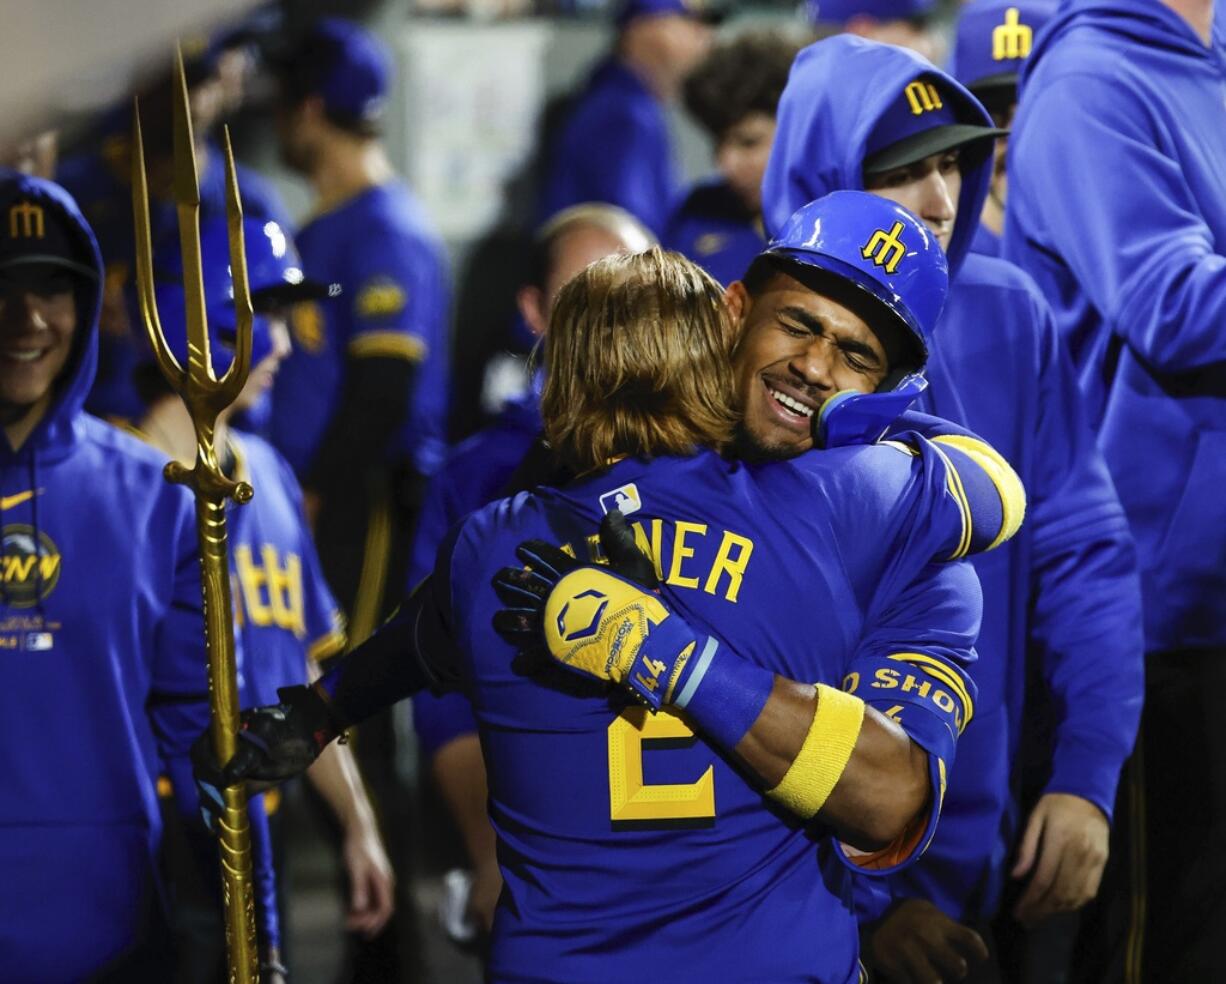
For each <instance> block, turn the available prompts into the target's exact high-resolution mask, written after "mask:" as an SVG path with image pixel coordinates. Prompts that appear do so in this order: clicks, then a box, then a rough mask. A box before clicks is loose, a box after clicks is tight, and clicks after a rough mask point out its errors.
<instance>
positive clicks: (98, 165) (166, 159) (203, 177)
mask: <svg viewBox="0 0 1226 984" xmlns="http://www.w3.org/2000/svg"><path fill="white" fill-rule="evenodd" d="M182 47H183V55H184V61H185V69H186V74H187V85H188V102H189V105H190V107H191V114H192V131H193V134H192V135H193V137H194V139H195V150H196V166H197V169H198V174H199V178H200V214H201V215H202V216H209V215H222V216H224V215H225V168H224V159H223V154H222V151H221V149H220V147H219V145H218V144H217V141H216V139H215V137H216V130H217V127H218V126H219V125H220V123H221V122H222V120H223V117H224V115H225V114H226V113H228V112H232V111H234V110H235V109H236V108H237V106H238V105H239V104H241V100H242V93H243V84H244V80H245V75H246V72H247V71H248V70H249V68H250V66H251V64H252V58H253V57H254V56H253V55H252V54H251V53H250V51H251V49H250V41H249V38H248V36H247V35H246V33H245V32H241V31H237V30H227V31H225V32H222V33H220V34H218V35H217V36H216V37H214V38H213V39H209V38H207V37H196V38H189V39H187V40H185V41H184V43H183V46H182ZM168 61H169V60H168ZM239 68H241V72H240V71H238V70H237V69H239ZM173 93H174V81H173V77H172V75H171V73H170V71H169V68H168V67H167V68H164V69H160V70H159V72H158V73H157V77H156V78H154V79H153V80H152V81H150V82H148V83H147V84H145V85H144V86H142V88H141V91H140V92H139V98H140V105H141V124H142V130H143V133H144V148H145V160H146V165H147V170H148V177H149V191H150V196H151V201H150V224H151V226H152V231H153V237H154V240H155V241H160V240H161V239H163V238H164V237H166V236H167V235H169V234H172V233H173V231H174V230H175V228H176V226H175V209H174V203H173V202H172V201H171V198H170V178H171V175H172V173H173V172H172V153H171V151H172V147H171V119H172V113H171V99H172V97H173ZM131 126H132V106H131V102H130V101H129V100H123V101H122V102H121V103H120V104H119V105H117V106H115V107H114V108H113V109H111V110H110V111H109V112H107V113H106V114H105V115H104V118H103V119H102V120H101V121H100V122H99V123H98V124H96V126H95V128H94V129H93V132H92V133H91V134H90V136H89V138H88V140H86V141H84V142H83V145H82V149H81V150H80V152H78V153H75V154H72V155H71V156H68V157H66V158H65V159H63V160H62V161H61V162H60V166H59V169H58V172H57V180H58V181H59V182H60V183H61V184H63V186H64V187H65V188H67V189H68V191H70V192H71V193H72V195H73V197H74V198H76V199H77V201H78V202H80V205H81V210H82V212H83V213H84V214H85V218H86V220H87V221H88V222H89V223H90V226H91V227H92V228H93V229H94V232H95V235H96V236H97V237H98V247H99V249H101V250H102V262H103V263H104V264H105V266H106V280H105V285H104V289H103V299H102V318H101V322H100V329H101V331H100V335H99V348H98V377H97V379H96V380H95V382H94V387H93V389H92V390H91V391H90V395H89V399H88V401H87V403H86V409H87V410H89V411H90V412H91V413H94V414H97V415H98V416H100V417H105V418H109V419H112V420H121V421H132V420H135V419H136V418H137V417H139V416H140V414H141V413H142V411H143V405H142V403H141V400H140V398H139V396H138V395H137V393H136V391H135V389H134V388H133V385H132V372H133V369H134V368H135V366H136V364H137V362H138V361H139V359H140V358H141V353H142V351H143V350H142V348H141V346H142V344H143V343H142V341H141V339H140V337H139V335H140V333H141V331H142V329H141V327H140V324H139V316H138V315H137V313H136V308H135V297H134V295H133V294H132V285H133V279H132V266H133V262H134V258H135V255H136V245H135V240H134V238H133V233H132V188H131V184H130V173H131V156H130V150H131ZM238 180H239V186H240V187H241V188H242V196H243V211H244V213H245V214H246V215H248V216H250V217H252V218H265V219H271V220H273V221H274V222H276V223H277V224H278V225H280V226H281V227H282V228H285V229H288V228H290V226H289V224H288V218H287V216H286V213H285V206H284V204H283V203H282V201H281V196H280V195H279V194H278V193H277V191H276V189H275V188H274V187H273V185H272V183H271V182H270V181H269V180H268V179H267V178H265V177H263V176H262V175H260V174H259V173H257V172H256V171H254V170H252V169H251V168H248V167H244V166H242V165H239V168H238Z"/></svg>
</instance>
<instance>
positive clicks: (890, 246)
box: [860, 222, 907, 273]
mask: <svg viewBox="0 0 1226 984" xmlns="http://www.w3.org/2000/svg"><path fill="white" fill-rule="evenodd" d="M901 233H902V223H901V222H895V223H894V226H893V228H891V229H890V231H889V232H886V231H885V230H884V229H878V230H877V231H876V232H874V233H873V235H872V236H871V237H870V239H869V241H868V242H867V243H865V244H864V248H863V249H862V250H861V251H860V255H861V256H863V257H864V258H865V259H866V260H872V261H873V262H874V263H875V264H877V266H879V267H885V272H886V273H893V272H894V271H895V270H897V269H898V264H899V262H900V261H901V260H902V258H903V257H904V256H906V255H907V247H906V246H904V245H903V244H902V240H901V239H899V238H898V237H899V235H900V234H901Z"/></svg>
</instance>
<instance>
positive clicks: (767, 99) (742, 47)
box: [683, 31, 801, 140]
mask: <svg viewBox="0 0 1226 984" xmlns="http://www.w3.org/2000/svg"><path fill="white" fill-rule="evenodd" d="M800 47H801V46H800V45H799V44H798V43H797V42H795V41H793V40H792V39H791V38H790V37H788V36H787V35H786V34H783V33H781V32H778V31H750V32H747V33H745V34H742V35H740V36H738V37H736V38H733V39H732V40H731V41H727V42H724V43H723V44H720V45H717V46H716V47H715V48H713V49H712V51H711V53H710V54H709V55H707V57H706V58H704V59H703V61H702V62H701V63H700V64H699V65H698V67H697V68H695V69H694V71H692V72H691V73H690V74H689V76H688V77H687V78H686V80H685V87H684V89H683V96H684V101H685V108H686V109H687V110H689V112H690V115H691V116H693V117H694V119H696V120H697V121H698V122H699V123H701V124H702V127H703V129H705V130H706V131H707V132H708V133H709V134H711V137H712V138H713V139H715V140H720V139H721V138H722V137H723V136H724V134H725V133H727V132H728V130H729V129H730V128H731V127H732V126H734V125H736V124H737V123H739V122H740V121H741V120H743V119H744V118H745V117H746V116H748V115H749V114H750V113H765V114H766V115H767V116H774V115H775V114H776V112H777V111H778V109H779V98H780V97H781V96H782V95H783V87H784V86H785V85H787V81H788V72H790V71H791V69H792V62H793V61H795V59H796V54H797V52H799V51H800Z"/></svg>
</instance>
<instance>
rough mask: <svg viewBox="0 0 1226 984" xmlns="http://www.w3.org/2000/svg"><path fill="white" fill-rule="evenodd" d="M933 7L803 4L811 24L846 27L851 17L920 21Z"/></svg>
mask: <svg viewBox="0 0 1226 984" xmlns="http://www.w3.org/2000/svg"><path fill="white" fill-rule="evenodd" d="M935 7H936V0H805V15H806V16H807V17H808V19H809V22H810V23H812V24H846V23H847V22H848V21H849V20H851V19H852V18H853V17H873V18H875V19H876V20H880V21H891V20H921V19H923V18H926V17H929V16H930V15H931V14H932V12H933V9H934V8H935Z"/></svg>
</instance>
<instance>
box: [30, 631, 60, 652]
mask: <svg viewBox="0 0 1226 984" xmlns="http://www.w3.org/2000/svg"><path fill="white" fill-rule="evenodd" d="M54 646H55V639H54V637H52V635H51V633H50V632H27V633H26V652H28V653H42V652H46V651H47V650H48V649H51V648H53V647H54Z"/></svg>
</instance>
